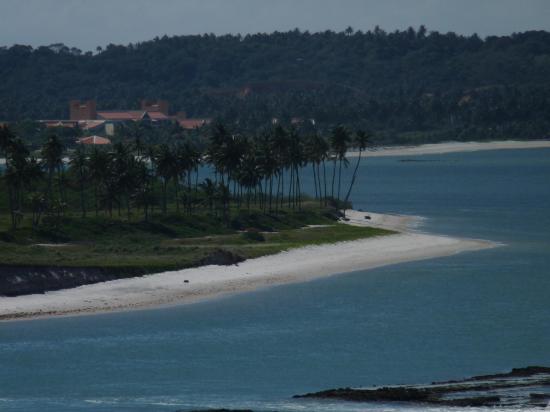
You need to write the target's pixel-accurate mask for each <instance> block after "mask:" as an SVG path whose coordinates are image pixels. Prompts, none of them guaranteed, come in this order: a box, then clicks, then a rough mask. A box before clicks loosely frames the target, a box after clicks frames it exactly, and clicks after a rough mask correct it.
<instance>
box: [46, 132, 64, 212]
mask: <svg viewBox="0 0 550 412" xmlns="http://www.w3.org/2000/svg"><path fill="white" fill-rule="evenodd" d="M41 155H42V163H43V164H44V167H45V168H46V171H47V173H48V187H47V191H46V201H47V203H48V205H49V204H50V203H51V202H52V186H53V176H54V173H55V172H56V171H57V172H58V177H60V175H61V169H62V166H63V162H62V155H63V144H62V143H61V141H60V140H59V138H58V137H57V135H55V134H52V135H50V136H49V137H48V140H47V141H46V143H45V144H44V145H43V146H42V151H41ZM60 180H61V179H60ZM59 186H61V184H59ZM60 189H61V187H60Z"/></svg>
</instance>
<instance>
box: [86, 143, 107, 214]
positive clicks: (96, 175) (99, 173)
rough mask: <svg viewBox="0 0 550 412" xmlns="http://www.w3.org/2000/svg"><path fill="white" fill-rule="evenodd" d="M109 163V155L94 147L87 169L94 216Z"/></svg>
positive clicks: (96, 212)
mask: <svg viewBox="0 0 550 412" xmlns="http://www.w3.org/2000/svg"><path fill="white" fill-rule="evenodd" d="M110 163H111V159H110V155H109V153H107V152H106V151H104V150H101V149H98V148H96V147H94V149H93V150H92V153H91V154H90V159H89V161H88V167H89V170H90V178H91V180H92V182H93V186H94V208H95V215H96V216H97V214H98V210H99V197H100V195H101V191H102V188H103V187H104V186H105V185H106V180H107V178H108V174H109V168H110Z"/></svg>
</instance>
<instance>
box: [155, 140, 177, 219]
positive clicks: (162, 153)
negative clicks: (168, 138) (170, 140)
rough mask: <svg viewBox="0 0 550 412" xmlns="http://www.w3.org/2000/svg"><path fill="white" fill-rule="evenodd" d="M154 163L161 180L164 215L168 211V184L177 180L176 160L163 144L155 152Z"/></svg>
mask: <svg viewBox="0 0 550 412" xmlns="http://www.w3.org/2000/svg"><path fill="white" fill-rule="evenodd" d="M155 163H156V171H157V174H158V176H159V177H160V178H161V179H162V199H163V201H162V211H163V213H164V214H166V213H167V210H168V199H167V197H168V193H167V188H168V183H169V181H170V180H171V179H177V177H178V159H177V156H176V154H175V153H174V150H173V149H172V148H170V147H169V146H168V145H166V144H163V145H161V146H160V147H159V149H158V151H157V155H156V157H155Z"/></svg>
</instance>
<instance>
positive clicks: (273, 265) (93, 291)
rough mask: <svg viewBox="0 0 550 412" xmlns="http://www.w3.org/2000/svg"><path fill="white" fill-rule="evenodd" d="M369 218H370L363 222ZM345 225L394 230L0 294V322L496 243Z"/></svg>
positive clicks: (353, 215) (391, 218)
mask: <svg viewBox="0 0 550 412" xmlns="http://www.w3.org/2000/svg"><path fill="white" fill-rule="evenodd" d="M365 215H368V216H369V217H370V219H365ZM346 216H347V217H348V219H349V221H348V222H347V223H348V224H354V225H370V226H375V227H381V228H386V229H393V230H397V231H399V232H398V233H396V234H393V235H386V236H379V237H375V238H367V239H361V240H356V241H348V242H338V243H333V244H325V245H319V246H308V247H303V248H298V249H292V250H289V251H286V252H282V253H278V254H275V255H270V256H263V257H260V258H256V259H249V260H247V261H244V262H242V263H240V264H238V265H232V266H215V265H210V266H203V267H199V268H191V269H185V270H177V271H171V272H164V273H159V274H154V275H149V276H143V277H136V278H129V279H121V280H114V281H109V282H103V283H97V284H92V285H85V286H81V287H77V288H73V289H66V290H60V291H55V292H48V293H45V294H43V295H27V296H18V297H0V319H3V320H8V319H21V318H36V317H42V316H55V315H77V314H85V313H96V312H107V311H123V310H130V309H136V308H146V307H153V306H164V305H172V304H186V303H193V302H197V301H201V300H205V299H212V298H215V297H217V296H221V295H226V294H231V293H238V292H246V291H252V290H256V289H259V288H265V287H269V286H273V285H280V284H285V283H292V282H304V281H308V280H312V279H316V278H320V277H325V276H329V275H334V274H338V273H345V272H351V271H357V270H365V269H371V268H375V267H380V266H384V265H390V264H395V263H400V262H407V261H413V260H421V259H428V258H435V257H440V256H448V255H452V254H455V253H460V252H466V251H474V250H480V249H486V248H491V247H495V246H497V244H495V243H492V242H488V241H484V240H476V239H459V238H453V237H448V236H439V235H433V234H426V233H417V232H412V231H409V230H408V229H407V228H410V227H412V226H414V225H415V224H417V223H418V218H415V217H411V216H397V215H384V214H377V213H365V212H359V211H353V210H351V211H347V212H346Z"/></svg>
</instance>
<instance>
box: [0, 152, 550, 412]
mask: <svg viewBox="0 0 550 412" xmlns="http://www.w3.org/2000/svg"><path fill="white" fill-rule="evenodd" d="M403 159H405V158H403ZM406 159H407V160H411V159H413V160H420V161H405V162H403V161H401V160H402V159H400V158H377V159H372V160H371V159H369V160H368V161H367V162H366V163H365V165H364V166H363V167H362V168H361V177H360V180H359V182H358V187H357V189H356V191H355V192H354V195H353V198H354V199H355V202H354V203H355V207H357V208H364V209H365V210H372V211H378V212H394V213H403V214H414V215H420V216H424V217H426V218H427V220H426V221H424V223H423V226H422V227H421V228H420V229H421V230H427V231H434V232H438V233H446V234H452V235H462V236H468V237H476V238H485V239H490V240H494V241H499V242H503V243H505V244H506V246H504V247H501V248H497V249H493V250H486V251H480V252H473V253H466V254H461V255H455V256H451V257H447V258H439V259H433V260H427V261H421V262H413V263H406V264H400V265H394V266H388V267H385V268H380V269H376V270H372V271H368V272H355V273H350V274H344V275H340V276H334V277H331V278H325V279H321V280H317V281H312V282H308V283H304V284H294V285H285V286H279V287H274V288H270V289H266V290H262V291H258V292H254V293H247V294H241V295H236V296H233V297H227V298H224V299H220V300H216V301H211V302H204V303H199V304H195V305H189V306H178V307H174V308H168V309H156V310H147V311H139V312H131V313H119V314H108V315H95V316H84V317H72V318H60V319H47V320H38V321H23V322H12V323H2V324H0V410H1V411H31V410H40V411H112V410H116V411H176V410H178V409H188V408H193V407H221V406H223V407H234V408H236V407H239V408H252V409H255V410H285V411H287V410H288V411H310V410H312V411H313V410H315V411H335V410H346V411H359V410H361V411H364V410H374V411H382V410H383V411H393V410H403V409H406V410H411V411H412V410H425V409H426V408H424V407H420V408H411V407H405V406H403V405H368V406H365V405H361V404H353V403H323V402H315V401H293V400H292V399H291V398H290V397H291V396H292V395H293V394H296V393H303V392H307V391H315V390H320V389H325V388H330V387H340V386H368V385H373V384H397V383H419V382H431V381H433V380H445V379H453V378H461V377H465V376H469V375H474V374H481V373H491V372H498V371H507V370H508V369H510V368H512V367H517V366H526V365H531V364H539V365H550V303H549V299H548V296H549V294H550V269H549V268H550V213H549V211H550V183H549V182H550V150H548V149H544V150H517V151H491V152H477V153H463V154H462V153H456V154H447V155H436V156H418V157H414V158H406ZM306 180H307V178H306ZM335 258H337V257H335ZM430 410H433V411H437V410H445V409H444V408H430ZM452 410H453V411H455V410H459V409H456V408H453V409H452ZM492 410H494V409H492Z"/></svg>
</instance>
